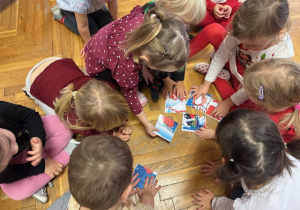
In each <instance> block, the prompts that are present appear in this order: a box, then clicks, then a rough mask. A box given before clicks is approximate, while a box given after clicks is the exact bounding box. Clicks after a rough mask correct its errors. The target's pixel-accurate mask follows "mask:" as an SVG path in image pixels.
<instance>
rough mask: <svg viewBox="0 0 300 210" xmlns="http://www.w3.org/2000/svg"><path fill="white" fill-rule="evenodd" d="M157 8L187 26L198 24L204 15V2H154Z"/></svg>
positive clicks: (177, 0)
mask: <svg viewBox="0 0 300 210" xmlns="http://www.w3.org/2000/svg"><path fill="white" fill-rule="evenodd" d="M155 3H156V5H157V6H159V7H162V8H164V9H166V10H167V11H169V12H170V13H171V14H172V15H174V16H175V17H177V18H178V19H179V20H182V21H184V22H185V23H188V24H193V25H197V24H199V23H200V22H201V21H202V20H203V19H204V17H205V15H206V1H205V0H155Z"/></svg>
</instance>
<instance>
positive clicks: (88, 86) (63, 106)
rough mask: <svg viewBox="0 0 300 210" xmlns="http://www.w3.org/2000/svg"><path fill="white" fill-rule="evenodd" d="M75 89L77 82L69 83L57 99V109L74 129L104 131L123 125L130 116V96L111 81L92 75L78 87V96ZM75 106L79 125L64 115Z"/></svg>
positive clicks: (61, 116)
mask: <svg viewBox="0 0 300 210" xmlns="http://www.w3.org/2000/svg"><path fill="white" fill-rule="evenodd" d="M74 91H75V88H74V85H73V84H69V85H68V86H67V87H66V88H64V89H62V90H61V91H60V93H61V94H62V96H61V97H59V98H56V101H55V103H54V106H55V113H56V114H57V115H58V116H59V117H60V119H62V121H63V122H65V123H66V124H67V125H68V126H69V127H70V128H71V129H77V130H89V129H95V130H97V131H99V132H102V131H105V130H111V129H113V128H115V127H117V126H120V125H121V124H122V123H123V122H124V121H126V120H127V117H128V114H129V108H128V104H127V103H126V100H125V99H124V97H123V96H121V94H119V93H118V92H117V91H115V90H114V89H113V88H111V87H110V86H109V85H107V84H105V83H103V82H101V81H98V80H95V79H92V80H90V81H88V82H87V83H85V84H84V85H82V86H81V87H80V88H79V90H77V92H76V97H74V95H73V93H74ZM72 108H74V109H75V112H76V115H77V116H78V119H75V120H76V124H75V125H72V124H71V123H70V122H69V119H64V117H65V115H66V114H67V113H68V112H69V111H70V110H71V109H72Z"/></svg>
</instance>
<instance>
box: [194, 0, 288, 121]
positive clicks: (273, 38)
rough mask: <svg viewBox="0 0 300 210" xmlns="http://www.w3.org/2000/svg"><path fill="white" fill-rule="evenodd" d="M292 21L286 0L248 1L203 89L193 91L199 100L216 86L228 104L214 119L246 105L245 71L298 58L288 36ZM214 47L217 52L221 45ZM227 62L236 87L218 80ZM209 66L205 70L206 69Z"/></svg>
mask: <svg viewBox="0 0 300 210" xmlns="http://www.w3.org/2000/svg"><path fill="white" fill-rule="evenodd" d="M288 17H289V5H288V2H287V1H286V0H247V1H246V2H245V3H243V4H242V5H241V7H240V8H239V10H238V11H237V12H236V14H235V15H234V18H233V19H232V26H231V28H232V29H231V31H230V32H229V33H230V34H229V35H228V36H227V37H226V38H225V39H224V41H223V42H222V43H221V45H220V47H219V49H218V50H217V52H216V53H215V55H214V57H213V59H212V62H211V64H210V65H209V69H208V72H207V75H206V77H205V81H204V82H203V84H202V85H200V86H199V87H198V86H192V87H191V89H190V91H194V94H193V95H192V96H195V98H198V97H199V96H200V95H205V94H206V93H207V91H208V89H209V87H210V85H211V83H212V82H214V84H215V85H216V87H217V89H218V91H219V93H220V95H221V97H222V98H223V100H224V101H222V102H221V103H220V104H219V106H218V107H217V108H215V109H214V110H213V112H212V115H214V116H215V117H224V116H225V115H226V114H227V113H228V111H229V110H230V109H231V108H232V107H233V106H240V105H241V104H243V103H244V102H245V101H246V100H247V99H248V97H247V94H246V92H245V90H244V88H240V86H241V83H242V82H243V75H244V72H245V70H246V69H247V68H248V67H249V66H250V65H251V64H252V63H255V62H258V61H260V60H263V59H266V58H291V57H293V56H294V50H293V44H292V40H291V38H290V36H289V35H288V34H287V33H286V32H285V31H286V29H287V28H288ZM212 25H213V24H212ZM210 26H211V25H210ZM208 27H209V26H207V27H206V28H208ZM204 30H205V29H204ZM219 34H221V35H220V36H223V34H225V30H223V32H222V30H220V33H219ZM219 40H221V39H219ZM214 47H215V48H217V45H214ZM227 61H229V69H230V71H231V82H232V86H233V87H232V86H230V85H229V84H228V82H227V81H226V80H225V79H220V78H217V76H218V74H219V73H220V71H221V70H222V68H223V66H224V65H225V63H226V62H227ZM207 66H208V65H207ZM207 66H206V67H205V66H202V67H203V68H204V69H205V68H208V67H207ZM250 106H252V104H249V103H248V102H246V103H245V104H243V107H250Z"/></svg>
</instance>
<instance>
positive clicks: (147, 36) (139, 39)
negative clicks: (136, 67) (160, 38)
mask: <svg viewBox="0 0 300 210" xmlns="http://www.w3.org/2000/svg"><path fill="white" fill-rule="evenodd" d="M166 18H167V16H166V14H164V13H162V12H158V11H155V10H151V11H150V12H149V13H147V14H146V15H145V18H144V19H145V21H144V22H143V23H142V24H141V25H140V26H139V28H138V29H136V30H135V31H133V32H130V33H128V34H126V40H125V42H126V43H127V44H128V46H127V49H126V51H125V55H126V56H127V55H128V54H129V53H130V52H131V53H132V55H133V61H134V62H136V63H138V62H139V58H140V53H141V48H142V47H143V46H144V45H147V44H148V43H149V42H151V41H152V40H153V39H154V38H155V37H156V36H157V35H158V34H159V32H160V31H161V28H162V24H161V21H164V20H165V19H166Z"/></svg>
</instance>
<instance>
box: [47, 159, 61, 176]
mask: <svg viewBox="0 0 300 210" xmlns="http://www.w3.org/2000/svg"><path fill="white" fill-rule="evenodd" d="M62 169H63V165H62V164H61V163H59V162H57V161H54V160H51V159H50V158H48V159H45V173H46V174H48V175H49V176H50V177H51V178H54V177H55V176H58V175H59V174H60V172H62Z"/></svg>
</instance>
